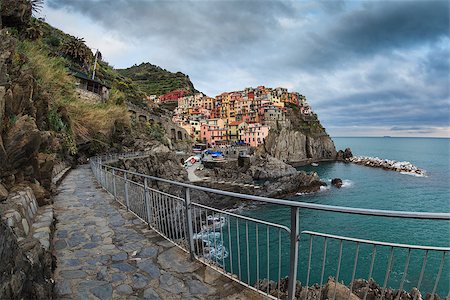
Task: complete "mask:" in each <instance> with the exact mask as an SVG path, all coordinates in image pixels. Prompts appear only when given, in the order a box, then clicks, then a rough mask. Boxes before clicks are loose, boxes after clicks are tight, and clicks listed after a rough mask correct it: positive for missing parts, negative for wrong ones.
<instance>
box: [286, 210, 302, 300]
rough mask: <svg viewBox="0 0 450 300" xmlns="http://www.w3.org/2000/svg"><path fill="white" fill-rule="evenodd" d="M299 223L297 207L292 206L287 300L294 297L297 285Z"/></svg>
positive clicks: (291, 299)
mask: <svg viewBox="0 0 450 300" xmlns="http://www.w3.org/2000/svg"><path fill="white" fill-rule="evenodd" d="M299 225H300V217H299V208H298V207H294V206H292V207H291V238H290V261H289V263H290V265H289V286H288V300H293V299H295V287H296V285H297V265H298V242H299V239H300V236H299V233H300V228H299V227H300V226H299Z"/></svg>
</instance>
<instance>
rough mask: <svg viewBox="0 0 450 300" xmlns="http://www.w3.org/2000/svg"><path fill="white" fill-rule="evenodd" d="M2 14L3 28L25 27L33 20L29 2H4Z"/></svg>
mask: <svg viewBox="0 0 450 300" xmlns="http://www.w3.org/2000/svg"><path fill="white" fill-rule="evenodd" d="M0 14H1V21H2V25H3V26H7V27H16V26H19V27H20V26H23V25H25V24H26V23H28V22H29V20H30V18H31V3H30V1H27V0H3V1H2V5H1V6H0Z"/></svg>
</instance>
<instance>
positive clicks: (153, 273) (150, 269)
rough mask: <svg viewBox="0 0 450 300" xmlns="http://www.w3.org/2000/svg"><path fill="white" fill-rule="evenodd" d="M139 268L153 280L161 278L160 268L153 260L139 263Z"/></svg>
mask: <svg viewBox="0 0 450 300" xmlns="http://www.w3.org/2000/svg"><path fill="white" fill-rule="evenodd" d="M137 267H138V269H140V270H142V271H144V272H145V273H147V274H148V275H150V277H152V278H158V277H159V276H160V272H159V268H158V267H157V266H156V265H155V264H154V263H153V261H151V260H142V261H138V263H137Z"/></svg>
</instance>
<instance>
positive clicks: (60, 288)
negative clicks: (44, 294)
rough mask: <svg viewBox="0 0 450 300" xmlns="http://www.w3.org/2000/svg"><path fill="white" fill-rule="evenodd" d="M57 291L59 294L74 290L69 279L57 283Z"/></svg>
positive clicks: (67, 293) (62, 294)
mask: <svg viewBox="0 0 450 300" xmlns="http://www.w3.org/2000/svg"><path fill="white" fill-rule="evenodd" d="M55 293H56V295H57V296H64V295H70V294H71V293H72V290H71V288H70V283H69V282H68V281H67V280H61V281H59V282H57V283H56V284H55Z"/></svg>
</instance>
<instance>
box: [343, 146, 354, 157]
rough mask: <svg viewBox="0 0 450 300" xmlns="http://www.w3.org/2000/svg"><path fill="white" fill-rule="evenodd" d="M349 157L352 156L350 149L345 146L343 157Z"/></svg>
mask: <svg viewBox="0 0 450 300" xmlns="http://www.w3.org/2000/svg"><path fill="white" fill-rule="evenodd" d="M350 157H353V153H352V150H351V149H350V148H345V150H344V159H349V158H350Z"/></svg>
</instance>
